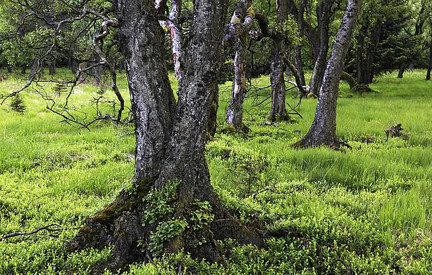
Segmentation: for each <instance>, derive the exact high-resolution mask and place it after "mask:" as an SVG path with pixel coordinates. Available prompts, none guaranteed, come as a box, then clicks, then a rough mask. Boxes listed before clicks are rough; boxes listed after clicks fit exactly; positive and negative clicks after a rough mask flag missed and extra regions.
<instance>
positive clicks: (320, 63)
mask: <svg viewBox="0 0 432 275" xmlns="http://www.w3.org/2000/svg"><path fill="white" fill-rule="evenodd" d="M333 3H334V0H326V1H321V2H320V4H319V5H318V6H317V17H318V30H317V32H316V33H312V34H309V35H308V37H311V36H315V38H313V39H311V38H310V39H309V40H310V42H311V46H312V48H313V53H314V61H315V66H314V69H313V72H312V76H311V80H310V83H309V86H310V92H311V93H313V94H315V95H319V91H320V88H321V84H322V81H323V78H324V72H325V70H326V65H327V54H328V50H329V39H330V35H329V32H330V19H331V15H332V13H331V10H332V6H333Z"/></svg>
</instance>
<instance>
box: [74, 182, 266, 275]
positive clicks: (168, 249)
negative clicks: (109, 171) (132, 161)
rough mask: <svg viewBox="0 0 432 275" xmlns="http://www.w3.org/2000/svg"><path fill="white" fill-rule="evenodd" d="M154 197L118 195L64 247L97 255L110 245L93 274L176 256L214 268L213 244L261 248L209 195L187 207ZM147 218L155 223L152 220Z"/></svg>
mask: <svg viewBox="0 0 432 275" xmlns="http://www.w3.org/2000/svg"><path fill="white" fill-rule="evenodd" d="M147 186H148V185H147ZM179 188H181V187H179ZM155 194H157V193H155V191H154V190H151V189H149V188H143V189H142V190H141V191H138V192H136V193H134V194H129V193H127V192H126V191H124V192H122V193H121V194H120V195H119V197H118V198H117V199H116V200H115V201H114V202H113V203H111V204H110V205H108V206H107V207H105V209H103V210H101V211H100V212H99V213H97V214H95V215H93V216H92V217H90V218H88V219H87V220H86V221H85V224H84V225H83V226H82V227H81V229H80V230H79V232H78V234H77V236H76V237H75V238H74V239H73V240H72V241H70V242H69V243H68V244H67V248H68V250H69V251H79V250H82V249H86V248H98V249H101V248H104V247H107V246H110V245H111V246H112V248H113V250H112V257H111V259H110V260H109V262H107V263H104V264H102V265H100V266H98V267H95V268H94V270H93V272H94V273H102V272H103V271H104V270H105V269H108V270H111V271H117V270H119V269H122V268H124V267H125V266H126V265H127V264H130V263H133V262H139V261H148V260H149V259H152V258H154V257H158V256H161V255H163V254H165V253H177V252H180V251H183V252H186V253H190V254H191V256H192V257H194V258H204V259H206V260H207V261H209V262H219V261H221V260H222V259H223V255H221V253H220V252H219V249H218V246H217V243H216V240H221V239H226V238H231V239H235V240H237V241H238V242H239V243H240V244H254V245H256V246H258V247H263V246H264V241H263V237H262V234H261V233H260V232H259V230H257V229H256V228H248V227H247V226H244V225H242V224H241V223H240V222H239V221H238V220H237V219H236V218H235V217H234V216H232V215H231V214H230V213H229V212H228V211H227V210H226V208H225V207H223V205H222V204H221V202H220V201H219V199H218V198H217V196H215V195H214V194H210V195H209V196H207V197H208V201H200V200H197V199H195V200H193V201H188V202H184V201H182V199H181V195H180V196H177V195H178V193H177V195H175V196H174V197H173V198H174V199H173V200H170V199H169V198H170V197H163V196H165V195H160V194H157V195H155ZM149 196H150V198H151V200H152V201H150V199H149ZM152 196H153V197H152ZM162 197H163V198H164V199H162V200H160V201H164V200H168V204H167V205H162V204H160V201H157V200H158V198H162ZM166 209H171V210H172V211H169V212H167V213H165V214H163V215H160V213H159V212H158V211H165V210H166ZM152 211H153V212H152ZM155 213H156V214H155ZM161 213H162V212H161ZM153 214H155V215H153ZM195 214H196V215H195ZM152 217H157V218H155V219H153V220H152Z"/></svg>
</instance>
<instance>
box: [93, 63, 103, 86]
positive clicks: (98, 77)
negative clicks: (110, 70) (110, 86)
mask: <svg viewBox="0 0 432 275" xmlns="http://www.w3.org/2000/svg"><path fill="white" fill-rule="evenodd" d="M103 70H104V68H103V66H102V65H99V66H97V67H95V68H94V69H93V75H94V83H95V86H96V87H101V85H102V75H103ZM101 88H102V87H101Z"/></svg>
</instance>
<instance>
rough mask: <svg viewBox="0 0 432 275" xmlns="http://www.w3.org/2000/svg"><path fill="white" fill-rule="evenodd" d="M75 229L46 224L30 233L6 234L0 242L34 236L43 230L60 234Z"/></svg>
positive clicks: (0, 238)
mask: <svg viewBox="0 0 432 275" xmlns="http://www.w3.org/2000/svg"><path fill="white" fill-rule="evenodd" d="M76 229H78V227H77V228H62V227H61V226H60V225H58V224H55V223H52V224H48V225H45V226H41V227H38V228H36V229H34V230H33V231H30V232H13V233H10V234H6V235H4V236H2V237H0V242H1V241H4V240H7V239H10V238H14V237H19V236H31V235H35V234H37V233H39V232H41V231H44V230H45V231H47V232H50V233H52V232H61V231H66V230H76ZM50 236H52V237H53V235H51V234H50Z"/></svg>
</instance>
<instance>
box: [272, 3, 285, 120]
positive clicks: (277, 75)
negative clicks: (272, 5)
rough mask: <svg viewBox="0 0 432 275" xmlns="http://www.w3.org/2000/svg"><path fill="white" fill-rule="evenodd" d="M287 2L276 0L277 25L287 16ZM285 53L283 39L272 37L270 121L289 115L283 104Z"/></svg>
mask: <svg viewBox="0 0 432 275" xmlns="http://www.w3.org/2000/svg"><path fill="white" fill-rule="evenodd" d="M288 4H289V1H287V0H277V1H276V20H277V24H279V25H283V24H284V23H285V22H286V20H287V18H288ZM285 54H286V47H285V46H284V44H283V41H280V40H278V39H277V38H274V39H273V46H272V57H273V60H272V63H271V66H270V82H271V87H272V105H271V109H270V116H269V120H270V121H277V120H285V121H286V120H289V115H288V112H287V110H286V106H285V78H284V72H285V66H284V61H283V60H284V56H285Z"/></svg>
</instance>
